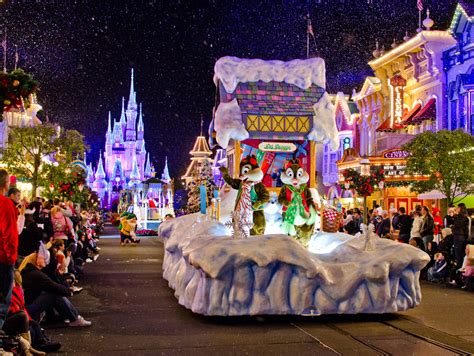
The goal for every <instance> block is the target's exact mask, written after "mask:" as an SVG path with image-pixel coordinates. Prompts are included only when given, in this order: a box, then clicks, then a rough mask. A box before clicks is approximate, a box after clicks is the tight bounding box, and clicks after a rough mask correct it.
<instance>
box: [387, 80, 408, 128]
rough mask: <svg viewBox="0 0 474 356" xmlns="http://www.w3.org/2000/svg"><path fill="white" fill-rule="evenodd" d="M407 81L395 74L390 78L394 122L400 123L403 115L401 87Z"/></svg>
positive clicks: (392, 123)
mask: <svg viewBox="0 0 474 356" xmlns="http://www.w3.org/2000/svg"><path fill="white" fill-rule="evenodd" d="M406 84H407V81H406V80H405V79H404V78H403V77H402V76H400V75H396V76H394V77H392V78H391V79H390V85H391V86H392V122H391V126H392V127H393V125H394V124H400V123H401V122H402V117H403V88H404V87H405V86H406Z"/></svg>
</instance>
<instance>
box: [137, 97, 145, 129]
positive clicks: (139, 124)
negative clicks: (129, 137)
mask: <svg viewBox="0 0 474 356" xmlns="http://www.w3.org/2000/svg"><path fill="white" fill-rule="evenodd" d="M143 131H144V128H143V115H142V103H140V114H139V115H138V132H143Z"/></svg>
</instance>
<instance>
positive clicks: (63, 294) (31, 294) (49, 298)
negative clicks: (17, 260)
mask: <svg viewBox="0 0 474 356" xmlns="http://www.w3.org/2000/svg"><path fill="white" fill-rule="evenodd" d="M34 255H35V256H34V257H31V258H29V259H25V260H26V261H27V263H26V265H23V264H22V266H20V270H21V276H22V278H23V288H24V291H25V300H26V305H27V307H26V308H27V310H28V313H29V314H30V315H31V317H32V318H33V320H36V321H39V320H40V315H41V313H43V312H46V311H47V310H50V309H54V310H56V311H57V312H58V313H59V315H60V317H62V318H63V319H65V320H68V321H69V326H90V325H91V322H90V321H87V320H85V319H84V318H83V317H82V316H80V315H79V313H78V311H77V310H76V308H75V307H74V305H73V304H72V303H71V301H70V300H69V299H68V298H67V297H70V296H71V295H72V291H71V290H70V289H69V288H68V287H66V286H64V285H62V284H59V283H56V282H55V281H53V280H52V279H51V278H49V277H48V276H47V275H46V274H45V273H43V272H42V271H41V270H42V269H43V268H44V267H46V265H47V264H48V263H49V258H50V256H49V251H48V250H46V248H45V247H44V246H43V245H41V246H40V249H39V251H38V252H37V253H36V254H34ZM30 256H31V255H30ZM32 260H34V263H32V262H30V261H32ZM24 262H25V261H24Z"/></svg>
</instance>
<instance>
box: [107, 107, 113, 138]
mask: <svg viewBox="0 0 474 356" xmlns="http://www.w3.org/2000/svg"><path fill="white" fill-rule="evenodd" d="M111 120H112V116H111V113H110V111H109V124H108V126H107V133H112V126H111V123H110V121H111Z"/></svg>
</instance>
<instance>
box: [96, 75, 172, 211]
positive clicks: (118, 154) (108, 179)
mask: <svg viewBox="0 0 474 356" xmlns="http://www.w3.org/2000/svg"><path fill="white" fill-rule="evenodd" d="M136 95H137V93H136V92H135V89H134V83H133V69H132V76H131V83H130V96H129V98H128V104H127V109H126V110H125V98H123V97H122V112H121V114H120V120H119V121H116V120H115V119H114V120H113V125H112V116H111V113H110V111H109V118H108V127H107V133H106V134H105V151H104V154H103V155H102V151H101V153H100V156H99V161H98V163H97V169H96V170H95V172H94V170H93V168H92V164H91V163H89V165H88V166H87V182H88V184H89V186H90V187H92V189H93V190H94V191H96V192H97V194H98V195H99V197H100V199H101V201H102V205H103V206H110V205H111V204H112V203H113V201H114V200H115V199H117V198H118V196H119V193H120V191H122V190H124V189H130V188H133V187H134V186H136V185H140V184H141V183H142V181H143V180H146V179H149V178H151V177H154V176H155V169H154V167H153V164H152V163H151V162H150V155H149V154H148V152H147V151H146V148H145V139H144V132H145V128H144V125H143V115H142V105H141V103H140V110H139V111H138V105H137V100H136V99H137V97H136ZM137 116H138V124H137ZM161 180H162V181H163V182H164V183H169V181H170V176H169V172H168V162H166V163H165V168H164V171H163V175H162V179H161Z"/></svg>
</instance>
